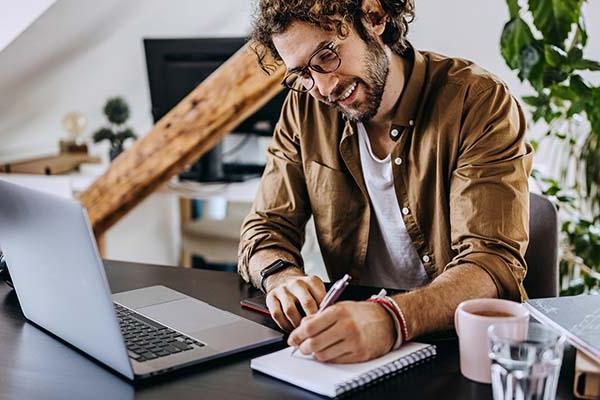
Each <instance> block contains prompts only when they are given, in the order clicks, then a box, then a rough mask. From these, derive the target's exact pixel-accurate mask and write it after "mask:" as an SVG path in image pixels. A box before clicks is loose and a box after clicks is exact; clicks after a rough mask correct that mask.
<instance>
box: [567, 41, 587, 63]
mask: <svg viewBox="0 0 600 400" xmlns="http://www.w3.org/2000/svg"><path fill="white" fill-rule="evenodd" d="M567 58H568V60H569V62H570V63H571V64H572V63H574V62H576V61H579V60H581V59H582V58H583V47H582V46H581V45H580V44H578V45H576V46H573V47H572V48H571V49H570V50H569V53H568V54H567Z"/></svg>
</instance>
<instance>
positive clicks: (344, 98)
mask: <svg viewBox="0 0 600 400" xmlns="http://www.w3.org/2000/svg"><path fill="white" fill-rule="evenodd" d="M413 16H414V3H413V0H305V1H295V2H289V1H288V0H261V1H260V3H259V9H258V13H257V18H256V21H255V26H254V34H253V37H254V39H255V40H256V41H257V42H258V43H259V45H260V46H261V47H258V48H257V54H258V55H259V61H261V62H262V60H263V57H261V54H264V53H261V50H260V49H261V48H262V49H264V51H271V52H272V54H273V55H274V56H275V57H276V59H280V60H282V61H283V63H284V64H285V66H286V67H287V70H288V73H287V75H286V78H285V81H284V84H285V85H286V86H288V87H290V88H291V89H292V90H291V91H290V95H289V96H288V98H287V100H286V103H285V105H284V108H283V111H282V115H281V118H280V121H279V123H278V125H277V127H276V130H275V134H274V138H273V142H272V145H271V146H270V148H269V150H268V163H267V167H266V170H265V173H264V175H263V178H262V181H261V186H260V189H259V193H258V195H257V198H256V201H255V203H254V206H253V209H252V211H251V213H250V215H249V216H248V217H247V218H246V220H245V221H244V224H243V227H242V235H241V243H240V260H239V272H240V274H241V275H242V277H243V278H244V279H246V280H247V281H250V282H252V283H253V284H254V285H255V286H257V287H262V288H263V290H265V291H266V292H267V293H268V295H267V305H268V307H269V310H270V312H271V314H272V316H273V318H274V319H275V321H276V322H277V323H278V324H279V326H280V327H281V328H283V329H285V330H288V331H293V332H292V333H291V335H290V337H289V340H288V343H289V344H290V345H292V346H296V347H299V349H300V351H301V352H302V353H304V354H310V353H314V355H315V357H316V358H317V359H318V360H321V361H327V362H339V363H348V362H359V361H365V360H368V359H371V358H375V357H378V356H380V355H382V354H384V353H386V352H388V351H390V350H391V349H393V348H397V347H398V346H399V345H401V343H402V342H403V341H406V340H411V339H413V338H415V337H418V336H419V335H422V334H425V333H428V332H433V331H438V330H443V329H449V328H451V327H452V325H453V314H454V310H455V309H456V306H457V305H458V304H459V303H460V302H461V301H463V300H466V299H469V298H476V297H500V298H507V299H513V300H517V301H519V300H521V299H523V298H525V297H526V294H525V291H524V289H523V278H524V276H525V272H526V265H525V261H524V259H523V256H524V253H525V249H526V246H527V241H528V209H529V192H528V186H527V178H528V175H529V173H530V170H531V162H532V150H531V148H530V147H529V146H528V145H527V144H526V142H525V120H524V116H523V113H522V111H521V108H520V106H519V105H518V103H517V102H516V101H515V100H514V98H513V97H512V96H511V95H510V94H509V91H508V89H507V88H506V86H505V84H504V83H503V82H501V81H500V80H499V79H497V78H496V77H494V76H493V75H491V74H490V73H488V72H486V71H484V70H483V69H481V68H479V67H477V66H476V65H474V64H473V63H470V62H468V61H465V60H461V59H453V58H448V57H444V56H441V55H438V54H434V53H429V52H419V51H416V50H414V49H413V48H412V47H411V46H410V44H409V43H408V42H407V41H406V34H407V30H408V23H409V22H410V21H411V20H412V18H413ZM263 67H264V68H265V69H267V70H268V69H269V66H268V65H263ZM311 214H312V215H313V216H314V220H315V226H316V231H317V237H318V240H319V244H320V247H321V251H322V254H323V258H324V261H325V265H326V268H327V272H328V274H329V277H330V278H331V279H332V280H335V279H339V278H340V277H341V276H342V275H343V274H344V273H349V274H350V275H351V276H352V277H353V282H354V283H361V284H366V285H372V286H381V287H395V288H402V289H414V290H411V291H410V292H408V293H404V294H399V295H396V296H394V297H393V298H391V299H389V301H388V302H387V303H385V304H383V302H379V304H378V303H377V302H367V301H363V302H340V303H338V304H336V305H334V306H332V307H329V308H327V309H326V310H324V311H323V312H321V313H318V314H316V311H317V308H318V304H319V303H320V301H321V300H322V298H323V296H324V294H325V288H324V285H323V283H322V282H321V280H320V279H319V278H317V277H314V276H310V277H308V276H305V274H304V271H303V269H302V259H301V256H300V249H301V246H302V243H303V235H304V226H305V224H306V221H307V219H308V218H309V216H310V215H311ZM261 273H262V275H261ZM302 313H304V314H305V315H306V317H304V318H303V317H302Z"/></svg>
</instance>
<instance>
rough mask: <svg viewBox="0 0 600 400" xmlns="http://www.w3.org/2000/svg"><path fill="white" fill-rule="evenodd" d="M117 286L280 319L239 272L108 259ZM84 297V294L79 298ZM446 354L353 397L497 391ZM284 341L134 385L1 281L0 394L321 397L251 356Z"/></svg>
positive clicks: (564, 391)
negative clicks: (263, 369) (265, 310)
mask: <svg viewBox="0 0 600 400" xmlns="http://www.w3.org/2000/svg"><path fill="white" fill-rule="evenodd" d="M106 270H107V275H108V278H109V281H110V285H111V287H112V290H113V291H114V292H120V291H124V290H129V289H136V288H141V287H144V286H150V285H158V284H161V285H165V286H169V287H171V288H173V289H176V290H179V291H181V292H183V293H186V294H188V295H191V296H194V297H197V298H199V299H202V300H204V301H206V302H208V303H211V304H213V305H215V306H218V307H220V308H222V309H225V310H228V311H231V312H234V313H236V314H238V315H241V316H243V317H246V318H249V319H252V320H254V321H256V322H259V323H262V324H265V325H269V326H271V327H274V324H273V323H272V322H271V321H269V320H268V319H267V318H264V317H262V316H261V315H259V314H256V313H254V312H251V311H246V310H243V309H242V308H240V306H239V302H240V300H242V299H243V298H245V297H248V296H249V295H251V294H254V293H255V292H254V291H253V290H251V289H250V288H249V287H248V285H246V284H244V283H242V282H241V280H240V279H239V278H238V276H237V275H235V274H233V273H226V272H213V271H200V270H188V269H181V268H174V267H158V266H149V265H143V264H132V263H122V262H114V261H107V262H106ZM73 301H77V299H73ZM434 343H436V344H437V345H438V352H439V355H438V356H437V358H436V359H435V360H434V361H432V362H429V363H427V364H424V365H421V366H419V367H417V368H415V369H413V370H411V371H409V372H407V373H405V374H401V375H398V376H397V377H395V378H393V379H390V380H388V381H385V382H382V383H379V384H377V385H375V386H372V387H370V388H368V389H365V390H363V391H361V392H357V393H355V394H354V395H353V396H352V398H370V399H383V398H393V399H398V398H399V395H401V396H402V398H405V399H478V400H479V399H491V389H490V386H488V385H482V384H477V383H474V382H471V381H469V380H467V379H465V378H463V377H462V376H461V374H460V371H459V366H458V345H457V342H456V340H454V339H449V340H448V339H446V340H436V341H434ZM281 347H283V344H281V345H272V346H270V347H268V348H263V349H259V350H254V351H251V352H246V353H242V354H239V355H235V356H232V357H228V358H226V359H222V360H217V361H215V362H211V363H210V364H207V365H202V366H196V367H191V368H188V369H185V370H183V371H179V372H175V373H173V374H170V375H167V376H164V377H161V378H159V379H155V380H152V381H148V382H143V383H141V384H136V385H135V386H133V385H132V384H130V383H129V382H127V381H126V380H124V379H122V378H120V377H119V376H117V375H115V374H113V373H112V372H110V370H108V369H106V368H104V367H102V366H100V365H99V364H97V363H96V362H94V361H91V360H90V359H88V358H87V357H86V356H84V355H82V354H81V353H80V352H78V351H76V350H73V349H72V348H70V347H68V346H66V345H65V344H63V343H61V342H60V341H58V340H56V339H55V338H53V337H51V336H49V335H47V334H46V333H44V332H42V331H41V330H39V329H38V328H36V327H34V326H32V325H31V324H29V323H27V322H26V321H25V320H24V318H23V315H22V314H21V311H20V308H19V303H18V301H17V297H16V295H15V293H14V292H13V291H10V290H9V288H8V287H7V286H6V285H4V284H0V399H133V398H134V397H135V398H140V399H187V398H189V399H278V400H279V399H283V398H286V399H301V398H302V399H304V398H320V397H319V396H316V395H314V394H313V393H311V392H307V391H304V390H302V389H299V388H297V387H294V386H291V385H288V384H285V383H282V382H279V381H277V380H275V379H272V378H270V377H268V376H266V375H262V374H260V373H257V372H253V371H252V370H251V369H250V359H251V358H253V357H256V356H258V355H262V354H265V353H268V352H270V351H273V350H276V349H278V348H281ZM573 366H574V351H573V349H571V348H569V349H568V350H567V351H566V353H565V359H564V362H563V367H562V371H561V379H560V386H559V395H558V398H559V399H570V398H572V396H571V387H572V382H573Z"/></svg>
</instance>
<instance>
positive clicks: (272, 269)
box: [260, 260, 298, 293]
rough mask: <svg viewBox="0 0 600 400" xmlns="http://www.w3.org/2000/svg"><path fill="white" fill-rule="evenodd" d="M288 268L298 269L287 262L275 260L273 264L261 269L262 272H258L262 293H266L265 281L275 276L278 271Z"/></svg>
mask: <svg viewBox="0 0 600 400" xmlns="http://www.w3.org/2000/svg"><path fill="white" fill-rule="evenodd" d="M288 267H294V268H298V266H297V265H296V264H294V263H291V262H289V261H285V260H277V261H274V262H273V263H271V264H269V266H268V267H266V268H265V269H263V270H262V271H260V276H261V278H260V288H261V289H262V291H263V292H264V293H267V290H266V289H265V280H266V279H267V278H268V277H269V276H271V275H273V274H276V273H277V272H279V271H282V270H284V269H286V268H288Z"/></svg>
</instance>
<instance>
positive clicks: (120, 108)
mask: <svg viewBox="0 0 600 400" xmlns="http://www.w3.org/2000/svg"><path fill="white" fill-rule="evenodd" d="M103 111H104V115H106V118H107V119H108V122H109V124H110V125H109V126H105V127H102V128H100V129H98V130H97V131H96V132H94V134H93V140H94V143H98V142H101V141H103V140H108V141H109V142H110V152H109V155H110V160H111V161H112V160H114V159H115V158H117V156H118V155H119V154H121V153H122V152H123V145H124V144H125V141H126V140H127V139H135V138H137V135H136V134H135V133H134V131H133V130H132V129H131V128H128V127H125V126H123V125H124V124H125V122H126V121H127V119H129V106H128V105H127V103H126V102H125V100H123V98H121V97H114V98H111V99H108V101H107V102H106V104H105V105H104V110H103Z"/></svg>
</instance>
